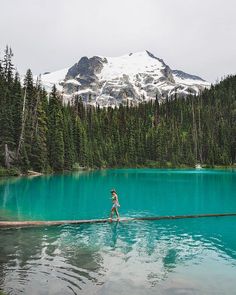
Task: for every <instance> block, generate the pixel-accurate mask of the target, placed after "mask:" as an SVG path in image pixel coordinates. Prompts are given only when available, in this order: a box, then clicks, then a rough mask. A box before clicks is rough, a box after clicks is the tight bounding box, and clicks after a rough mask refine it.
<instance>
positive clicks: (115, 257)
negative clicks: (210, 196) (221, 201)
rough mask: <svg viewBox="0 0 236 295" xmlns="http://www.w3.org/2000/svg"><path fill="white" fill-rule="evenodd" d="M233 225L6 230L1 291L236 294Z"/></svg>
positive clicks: (222, 221) (226, 221) (1, 237)
mask: <svg viewBox="0 0 236 295" xmlns="http://www.w3.org/2000/svg"><path fill="white" fill-rule="evenodd" d="M235 228H236V220H235V219H234V218H233V217H231V218H230V217H229V218H228V217H227V218H217V219H216V218H212V219H209V220H206V219H201V220H199V219H198V220H197V219H196V220H178V221H173V220H172V221H158V222H130V223H116V222H113V223H111V224H90V225H81V226H72V225H70V226H69V225H68V226H61V227H50V228H32V229H30V228H29V229H15V230H1V231H0V241H1V242H0V289H1V288H3V289H4V290H5V291H6V292H9V294H26V295H28V294H36V295H37V294H45V295H46V294H59V295H60V294H63V295H67V294H109V295H110V294H112V295H113V294H124V295H125V294H129V293H130V294H138V295H139V294H151V295H152V294H214V293H217V294H233V291H232V290H235V276H236V238H235V234H233V233H235ZM206 276H207V280H205V277H206ZM216 278H217V284H216V283H215V280H216Z"/></svg>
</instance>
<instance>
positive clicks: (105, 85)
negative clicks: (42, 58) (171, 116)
mask: <svg viewBox="0 0 236 295" xmlns="http://www.w3.org/2000/svg"><path fill="white" fill-rule="evenodd" d="M41 81H42V84H43V85H44V87H45V88H46V89H47V90H49V91H50V90H51V87H52V86H53V84H55V85H56V86H57V89H58V90H59V91H60V92H61V93H62V94H63V98H64V100H65V101H70V100H72V99H73V98H74V97H75V96H79V97H81V98H82V100H83V101H84V102H85V103H88V104H92V105H100V106H102V107H106V106H118V105H119V104H121V103H122V104H125V105H126V104H127V101H128V102H132V104H133V105H136V104H138V103H140V102H143V101H148V100H150V99H155V98H156V96H158V98H159V99H160V100H162V99H165V97H166V96H172V95H174V94H175V93H176V94H177V95H179V96H183V95H187V94H190V93H192V94H199V92H200V91H201V90H203V89H204V88H206V87H207V88H208V87H209V86H210V84H209V83H208V82H206V81H205V80H203V79H201V78H200V77H198V76H194V75H190V74H187V73H184V72H182V71H178V70H171V69H170V67H169V66H168V65H167V64H165V62H164V61H163V60H162V59H159V58H157V57H155V56H154V55H153V54H152V53H150V52H148V51H144V52H137V53H130V54H127V55H123V56H120V57H101V56H94V57H91V58H88V57H82V58H81V59H80V60H79V62H78V63H76V64H75V65H73V66H72V67H70V68H66V69H63V70H60V71H56V72H52V73H45V74H43V75H42V76H41Z"/></svg>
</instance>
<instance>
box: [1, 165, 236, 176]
mask: <svg viewBox="0 0 236 295" xmlns="http://www.w3.org/2000/svg"><path fill="white" fill-rule="evenodd" d="M108 169H183V170H184V169H196V170H202V169H204V170H205V169H206V170H207V169H215V170H220V169H225V170H228V169H232V170H233V169H236V165H206V164H202V165H201V166H200V167H197V166H195V167H194V166H187V165H184V164H183V165H176V166H175V165H134V166H132V165H131V166H114V167H81V168H80V169H79V168H78V169H72V170H65V171H60V172H59V171H58V172H48V173H47V172H44V173H42V172H37V171H32V170H29V171H28V172H27V173H21V172H20V171H19V170H18V169H17V168H10V169H5V168H1V170H0V172H1V173H0V179H1V178H5V177H38V176H52V175H62V174H65V175H66V174H70V173H74V172H89V171H99V170H101V171H102V170H108Z"/></svg>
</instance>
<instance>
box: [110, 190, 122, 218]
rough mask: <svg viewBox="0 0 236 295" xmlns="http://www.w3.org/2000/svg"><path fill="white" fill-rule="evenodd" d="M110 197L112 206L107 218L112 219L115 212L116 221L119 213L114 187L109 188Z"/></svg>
mask: <svg viewBox="0 0 236 295" xmlns="http://www.w3.org/2000/svg"><path fill="white" fill-rule="evenodd" d="M111 196H112V197H111V198H112V204H113V205H112V207H111V214H110V218H109V220H110V221H112V217H113V213H114V212H115V213H116V216H117V221H120V215H119V212H118V208H119V207H120V204H119V200H118V195H117V193H116V191H115V190H114V189H112V190H111Z"/></svg>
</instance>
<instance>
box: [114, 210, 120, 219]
mask: <svg viewBox="0 0 236 295" xmlns="http://www.w3.org/2000/svg"><path fill="white" fill-rule="evenodd" d="M115 212H116V216H117V219H120V215H119V212H118V210H117V208H115Z"/></svg>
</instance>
